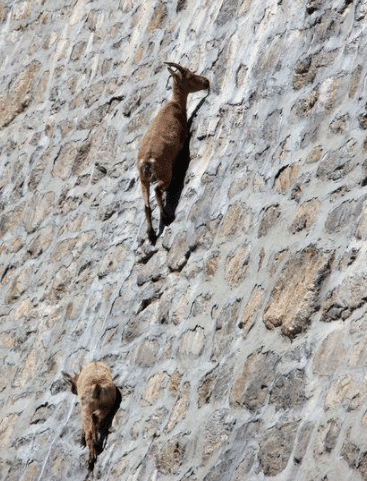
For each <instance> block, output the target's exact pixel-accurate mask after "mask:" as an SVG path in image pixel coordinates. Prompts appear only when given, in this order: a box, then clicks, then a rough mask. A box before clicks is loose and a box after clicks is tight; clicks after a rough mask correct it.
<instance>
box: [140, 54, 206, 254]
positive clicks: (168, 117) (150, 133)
mask: <svg viewBox="0 0 367 481" xmlns="http://www.w3.org/2000/svg"><path fill="white" fill-rule="evenodd" d="M165 63H166V64H167V65H169V67H167V68H168V71H169V73H170V74H171V75H172V77H173V87H172V89H173V97H172V99H171V100H170V101H169V102H168V103H166V105H164V106H163V107H162V108H161V110H160V111H159V112H158V114H157V116H156V117H155V118H154V119H153V121H152V123H151V124H150V126H149V127H148V129H147V130H146V132H145V134H144V136H143V138H142V141H141V144H140V149H139V154H138V171H139V178H140V183H141V190H142V196H143V200H144V204H145V217H146V224H147V234H148V237H149V239H150V241H151V242H152V244H154V243H155V242H156V239H157V236H156V233H155V231H154V229H153V227H152V213H151V208H150V203H149V187H150V183H151V182H154V181H156V182H157V185H156V187H155V196H156V199H157V204H158V207H159V210H160V224H159V232H158V235H160V234H161V233H162V231H163V228H164V225H166V224H167V219H166V215H165V212H164V209H163V199H162V197H163V193H165V192H167V189H168V187H169V185H170V183H171V179H172V169H173V165H174V162H175V160H176V157H177V155H178V153H179V152H180V150H181V149H182V147H183V145H184V143H185V140H186V138H187V136H188V134H189V128H188V124H187V112H186V106H187V97H188V95H189V93H191V92H197V91H199V90H205V89H209V80H208V79H206V78H205V77H202V76H200V75H196V74H194V73H192V72H190V70H188V69H187V68H184V67H181V65H178V64H177V63H173V62H165ZM171 67H174V68H175V69H176V70H175V71H174V70H172V68H171Z"/></svg>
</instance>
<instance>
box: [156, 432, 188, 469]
mask: <svg viewBox="0 0 367 481" xmlns="http://www.w3.org/2000/svg"><path fill="white" fill-rule="evenodd" d="M184 454H185V444H184V443H183V440H182V438H180V437H176V438H173V439H171V440H170V441H168V442H167V443H166V444H165V445H164V446H163V448H162V449H161V450H160V451H159V453H158V454H157V468H158V471H160V472H161V473H163V474H167V475H168V474H170V475H173V474H177V472H178V470H179V468H180V466H181V464H182V461H183V457H184Z"/></svg>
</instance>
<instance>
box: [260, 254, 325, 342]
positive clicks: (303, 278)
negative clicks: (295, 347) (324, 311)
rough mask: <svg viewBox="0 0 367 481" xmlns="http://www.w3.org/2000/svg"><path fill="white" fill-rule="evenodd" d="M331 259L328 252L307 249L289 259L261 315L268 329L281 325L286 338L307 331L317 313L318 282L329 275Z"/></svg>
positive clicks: (319, 285) (319, 283)
mask: <svg viewBox="0 0 367 481" xmlns="http://www.w3.org/2000/svg"><path fill="white" fill-rule="evenodd" d="M332 257H333V254H332V253H330V252H324V251H321V250H319V249H316V248H315V247H308V248H307V249H305V250H303V251H300V252H298V253H296V254H294V255H293V256H292V257H291V258H290V259H289V261H288V262H287V264H286V265H285V267H284V269H283V271H282V273H281V274H280V276H279V278H278V280H277V283H276V285H275V287H274V289H273V292H272V294H271V297H270V301H269V303H268V305H267V307H266V309H265V312H264V316H263V321H264V323H265V325H266V327H267V328H268V329H273V328H274V327H279V326H281V328H282V334H283V335H286V336H289V337H293V336H295V335H296V334H298V333H300V332H301V331H303V330H305V329H306V326H307V325H308V324H309V322H310V317H311V316H312V314H313V313H314V312H315V311H316V310H317V302H318V294H319V291H320V288H321V283H322V281H323V280H324V278H325V277H326V276H327V275H328V273H329V267H330V261H331V259H332Z"/></svg>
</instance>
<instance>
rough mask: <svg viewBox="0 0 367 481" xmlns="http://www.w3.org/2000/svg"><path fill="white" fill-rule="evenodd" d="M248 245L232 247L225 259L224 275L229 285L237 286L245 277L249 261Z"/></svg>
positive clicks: (249, 250) (249, 249) (249, 248)
mask: <svg viewBox="0 0 367 481" xmlns="http://www.w3.org/2000/svg"><path fill="white" fill-rule="evenodd" d="M250 252H251V246H250V245H248V244H247V245H242V246H239V247H237V248H236V249H234V250H233V251H232V252H231V253H230V254H229V255H228V256H227V259H226V264H225V267H224V277H225V279H226V281H227V282H228V284H229V285H230V286H231V287H235V286H238V285H239V284H240V283H241V282H242V281H243V280H244V279H245V277H246V273H247V269H248V265H249V262H250Z"/></svg>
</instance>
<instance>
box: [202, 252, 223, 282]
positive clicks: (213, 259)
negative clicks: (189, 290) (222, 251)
mask: <svg viewBox="0 0 367 481" xmlns="http://www.w3.org/2000/svg"><path fill="white" fill-rule="evenodd" d="M219 260H220V258H219V253H218V252H214V253H213V254H212V255H211V256H210V257H208V258H207V259H206V260H205V261H204V269H203V271H204V275H205V277H206V278H207V279H212V278H213V277H214V276H215V274H216V273H217V270H218V264H219Z"/></svg>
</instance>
